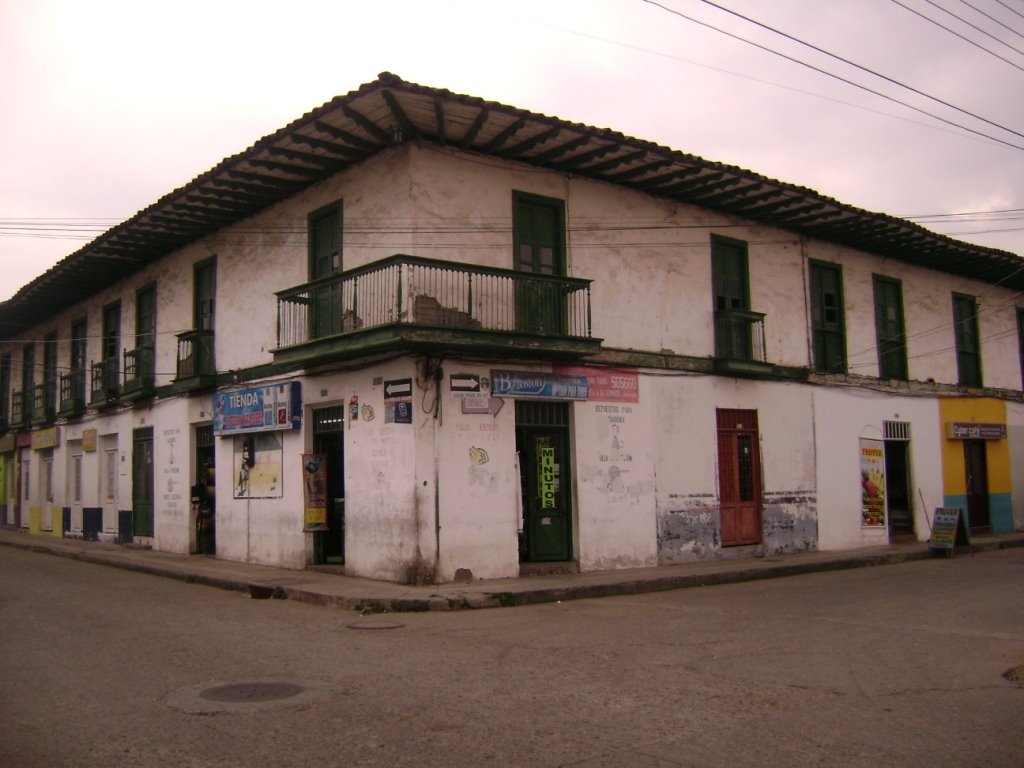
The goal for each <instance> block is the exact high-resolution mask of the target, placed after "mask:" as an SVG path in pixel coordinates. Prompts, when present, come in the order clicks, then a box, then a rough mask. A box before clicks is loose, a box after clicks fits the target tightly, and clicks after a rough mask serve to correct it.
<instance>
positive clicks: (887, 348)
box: [871, 275, 910, 381]
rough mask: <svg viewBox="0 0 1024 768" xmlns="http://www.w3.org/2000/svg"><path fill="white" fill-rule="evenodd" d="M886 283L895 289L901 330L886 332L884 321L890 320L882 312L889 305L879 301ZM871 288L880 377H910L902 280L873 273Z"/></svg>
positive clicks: (896, 321) (899, 378) (905, 378)
mask: <svg viewBox="0 0 1024 768" xmlns="http://www.w3.org/2000/svg"><path fill="white" fill-rule="evenodd" d="M884 286H890V287H892V288H893V289H894V290H895V293H896V296H895V303H894V305H893V306H894V307H895V309H896V319H895V321H894V322H895V323H896V325H898V326H899V330H898V332H897V333H896V334H895V335H893V334H890V333H887V332H886V329H885V328H884V325H885V324H887V323H888V322H889V321H888V319H887V318H886V317H884V316H883V313H882V310H883V309H886V308H888V307H889V306H890V305H888V304H883V303H882V302H880V301H879V299H880V298H881V297H880V293H881V292H882V290H883V287H884ZM871 289H872V294H873V299H874V305H875V346H876V348H877V350H878V378H880V379H886V380H895V381H907V380H908V379H909V376H910V369H909V368H908V366H907V326H906V315H905V314H904V312H903V283H902V281H900V280H897V279H895V278H892V277H885V276H884V275H872V276H871Z"/></svg>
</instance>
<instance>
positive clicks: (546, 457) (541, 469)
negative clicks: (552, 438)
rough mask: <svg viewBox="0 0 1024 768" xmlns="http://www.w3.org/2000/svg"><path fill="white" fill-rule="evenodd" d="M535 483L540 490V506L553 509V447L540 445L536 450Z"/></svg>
mask: <svg viewBox="0 0 1024 768" xmlns="http://www.w3.org/2000/svg"><path fill="white" fill-rule="evenodd" d="M537 485H538V487H539V490H540V508H541V509H554V508H555V507H556V506H558V505H557V504H556V502H555V498H556V497H555V449H554V447H553V446H550V445H546V446H542V447H541V448H540V449H539V450H538V451H537Z"/></svg>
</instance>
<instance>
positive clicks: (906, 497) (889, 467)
mask: <svg viewBox="0 0 1024 768" xmlns="http://www.w3.org/2000/svg"><path fill="white" fill-rule="evenodd" d="M882 426H883V436H884V438H885V440H884V443H883V446H884V448H885V500H886V505H887V506H888V513H889V514H888V520H889V537H890V540H893V539H900V538H908V539H909V538H914V503H913V502H914V494H913V490H912V489H913V483H912V482H911V472H910V423H909V422H905V421H886V422H883V424H882Z"/></svg>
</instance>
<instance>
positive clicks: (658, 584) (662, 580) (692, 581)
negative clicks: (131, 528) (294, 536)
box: [0, 537, 1024, 614]
mask: <svg viewBox="0 0 1024 768" xmlns="http://www.w3.org/2000/svg"><path fill="white" fill-rule="evenodd" d="M0 545H4V546H8V547H11V548H14V549H23V550H27V551H30V552H35V553H38V554H49V555H56V556H58V557H66V558H69V559H72V560H78V561H81V562H87V563H92V564H94V565H105V566H109V567H114V568H120V569H122V570H126V571H132V572H135V573H144V574H147V575H150V576H161V577H164V578H170V579H176V580H178V581H184V582H186V583H189V584H200V585H202V586H207V587H216V588H219V589H225V590H229V591H235V592H243V593H247V594H249V596H250V597H252V598H254V599H268V598H287V599H290V600H295V601H296V602H302V603H308V604H311V605H320V606H325V607H333V608H340V609H342V610H349V611H358V612H360V613H363V614H375V613H386V612H390V613H419V612H425V611H460V610H478V609H484V608H502V607H514V606H521V605H539V604H541V603H557V602H562V601H568V600H590V599H595V598H600V597H619V596H626V595H639V594H648V593H652V592H666V591H671V590H678V589H692V588H696V587H712V586H718V585H725V584H738V583H742V582H748V581H757V580H762V579H776V578H784V577H787V576H798V575H802V574H808V573H824V572H828V571H842V570H851V569H854V568H868V567H875V566H881V565H895V564H898V563H905V562H913V561H918V560H928V559H932V558H934V557H937V556H941V555H940V554H938V553H936V552H935V551H933V550H931V549H929V548H928V547H915V548H913V549H897V550H894V551H892V552H885V553H882V554H877V553H872V554H857V553H856V552H853V553H845V554H838V555H837V556H836V557H835V558H834V559H829V560H817V561H814V562H781V563H771V564H767V565H766V564H764V563H763V561H750V562H743V561H737V563H736V567H735V568H732V569H729V570H718V571H711V572H708V573H687V574H666V575H664V576H653V577H639V578H630V576H629V574H628V572H623V573H622V576H621V578H620V579H618V580H612V581H608V582H604V583H597V584H578V585H571V586H557V587H539V588H537V589H524V590H514V591H509V590H494V591H490V590H487V589H486V588H478V589H475V590H471V591H470V590H467V591H466V592H451V593H449V594H446V595H439V594H436V593H434V594H430V595H428V596H424V597H415V596H409V595H403V596H400V597H353V596H351V595H349V596H345V595H332V594H327V593H325V592H320V591H317V590H316V589H310V588H306V587H302V586H289V585H287V584H278V583H275V579H274V578H269V579H265V580H245V579H239V578H232V577H220V576H214V575H210V574H204V573H197V572H195V571H190V570H188V569H187V568H184V569H178V568H175V567H168V566H166V565H161V564H160V563H145V562H137V561H131V560H125V559H122V558H119V557H118V556H117V555H116V554H115V553H111V554H110V555H108V554H107V553H104V552H87V551H82V550H73V549H68V548H65V547H61V546H47V545H46V543H43V542H39V541H25V542H24V543H22V542H19V541H14V540H11V539H8V538H6V537H5V538H0ZM1018 547H1024V537H1015V538H1011V539H1001V540H992V541H985V542H978V543H973V544H971V545H970V546H969V547H962V548H959V549H958V550H957V552H958V553H962V554H970V555H975V554H978V553H982V552H991V551H995V550H999V549H1009V548H1018ZM481 586H482V585H481Z"/></svg>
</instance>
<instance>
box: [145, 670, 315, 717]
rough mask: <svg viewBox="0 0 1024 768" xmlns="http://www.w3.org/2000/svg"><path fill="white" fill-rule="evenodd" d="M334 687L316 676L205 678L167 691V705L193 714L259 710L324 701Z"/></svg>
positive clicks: (307, 704)
mask: <svg viewBox="0 0 1024 768" xmlns="http://www.w3.org/2000/svg"><path fill="white" fill-rule="evenodd" d="M334 693H335V688H334V687H333V686H331V685H328V684H326V683H322V682H319V681H316V680H274V679H264V680H242V681H228V680H221V681H207V682H205V683H203V684H202V685H194V686H191V687H189V688H182V689H180V690H177V691H172V692H171V693H169V694H167V697H166V699H165V702H166V704H167V706H169V707H172V708H174V709H177V710H179V711H181V712H187V713H189V714H193V715H214V714H218V713H221V712H260V711H263V710H268V709H281V708H284V707H303V706H309V705H310V704H315V703H318V702H322V701H326V700H327V699H328V698H330V697H331V696H333V695H334Z"/></svg>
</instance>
